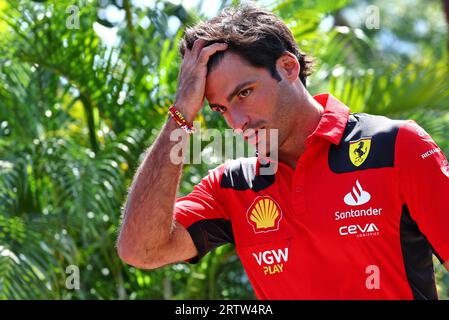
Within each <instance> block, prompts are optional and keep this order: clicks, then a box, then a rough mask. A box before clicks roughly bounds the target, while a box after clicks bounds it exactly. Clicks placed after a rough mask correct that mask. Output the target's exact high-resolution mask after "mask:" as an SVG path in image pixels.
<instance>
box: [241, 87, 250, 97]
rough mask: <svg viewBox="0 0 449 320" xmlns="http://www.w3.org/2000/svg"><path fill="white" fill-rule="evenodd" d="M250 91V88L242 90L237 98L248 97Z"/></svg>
mask: <svg viewBox="0 0 449 320" xmlns="http://www.w3.org/2000/svg"><path fill="white" fill-rule="evenodd" d="M252 91H253V89H250V88H247V89H243V90H242V91H240V92H239V97H240V98H246V97H247V96H249V95H250V94H251V92H252Z"/></svg>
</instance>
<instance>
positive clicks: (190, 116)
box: [173, 101, 197, 124]
mask: <svg viewBox="0 0 449 320" xmlns="http://www.w3.org/2000/svg"><path fill="white" fill-rule="evenodd" d="M173 106H174V107H175V108H176V110H178V111H179V112H181V113H182V115H183V116H184V118H185V119H186V121H187V122H188V123H191V124H193V120H195V117H196V114H197V112H195V111H193V110H192V108H191V107H189V106H188V105H186V104H184V103H181V102H177V101H175V103H173Z"/></svg>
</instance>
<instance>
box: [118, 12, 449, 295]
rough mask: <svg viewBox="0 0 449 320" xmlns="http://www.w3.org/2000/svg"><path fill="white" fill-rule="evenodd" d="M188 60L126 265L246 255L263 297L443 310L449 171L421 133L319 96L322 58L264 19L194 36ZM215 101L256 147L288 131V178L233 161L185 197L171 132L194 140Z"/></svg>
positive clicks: (154, 157) (127, 236) (145, 175)
mask: <svg viewBox="0 0 449 320" xmlns="http://www.w3.org/2000/svg"><path fill="white" fill-rule="evenodd" d="M180 49H181V53H182V55H183V62H182V66H181V71H180V76H179V83H178V91H177V95H176V99H175V102H174V108H173V109H171V116H172V117H169V120H168V121H167V123H166V124H165V126H164V127H163V128H162V130H161V132H160V135H159V137H158V138H157V140H156V141H155V143H154V144H153V146H152V147H151V149H150V150H149V152H148V153H147V155H146V157H145V159H144V161H143V162H142V164H141V166H140V168H139V169H138V171H137V173H136V176H135V178H134V182H133V184H132V187H131V190H130V193H129V197H128V200H127V203H126V208H125V215H124V218H123V225H122V227H121V231H120V235H119V239H118V253H119V255H120V257H121V258H122V259H123V260H124V261H125V262H127V263H129V264H131V265H134V266H136V267H139V268H145V269H153V268H158V267H161V266H164V265H167V264H171V263H175V262H180V261H189V262H191V263H195V262H197V261H198V260H199V259H200V258H201V257H202V256H204V255H205V254H206V253H207V252H208V251H210V250H212V249H213V248H215V247H217V246H219V245H222V244H225V243H235V245H236V249H237V253H238V255H239V257H240V259H241V261H242V263H243V266H244V268H245V270H246V272H247V274H248V277H249V279H250V281H251V283H252V285H253V287H254V290H255V293H256V295H257V297H258V298H260V299H436V298H437V293H436V289H435V280H434V270H433V263H432V252H433V253H435V255H437V257H438V258H439V259H440V261H441V262H445V266H446V268H448V265H449V261H448V260H449V204H448V202H447V200H446V199H445V196H447V195H448V194H449V165H448V163H447V160H446V158H445V156H444V154H443V152H442V151H441V149H439V148H438V146H437V145H436V144H435V142H434V141H433V140H432V138H431V137H430V136H429V135H428V134H427V133H426V132H425V131H424V130H423V129H422V128H420V127H419V126H418V125H417V124H416V123H414V122H410V121H394V120H390V119H387V118H385V117H381V116H372V115H366V114H350V113H349V108H348V107H346V106H345V105H344V104H343V103H342V102H340V101H338V100H337V99H336V98H334V97H333V96H331V95H329V94H322V95H318V96H316V97H312V96H311V95H310V94H309V93H308V91H307V90H306V77H307V75H308V74H309V73H310V60H309V59H308V58H307V56H305V55H304V54H302V53H301V52H300V51H299V49H298V47H297V44H296V43H295V41H294V38H293V35H292V33H291V31H290V30H289V29H288V28H287V27H286V26H285V24H284V23H283V22H282V21H281V20H280V19H279V18H278V17H276V16H275V15H274V14H272V13H270V12H267V11H265V10H262V9H259V8H256V7H252V6H246V7H241V8H237V9H228V10H225V11H224V12H222V13H221V14H220V15H219V16H217V17H215V18H214V19H212V20H211V21H209V22H205V23H202V24H199V25H197V26H195V27H193V28H191V29H188V30H187V31H186V34H185V36H184V38H183V40H182V43H181V47H180ZM204 98H206V99H207V101H208V102H209V105H210V107H211V108H212V109H213V110H215V111H218V112H221V113H222V114H223V117H224V118H225V120H226V121H227V123H228V124H229V126H230V127H232V128H233V129H235V130H238V131H242V132H243V135H244V136H245V137H246V138H248V139H249V140H251V141H252V142H253V143H255V144H256V145H260V144H262V142H268V144H270V141H269V140H270V139H269V138H268V135H263V134H254V130H256V132H262V131H263V130H262V129H266V130H268V131H270V130H274V129H278V148H279V149H278V159H279V163H278V167H277V170H276V171H273V172H272V173H271V174H268V175H266V174H265V175H261V174H260V169H261V168H262V167H264V166H265V165H266V163H265V162H264V163H265V164H261V161H259V160H258V159H257V158H240V159H237V160H232V161H229V162H227V163H225V164H224V165H221V166H219V167H217V168H216V169H214V170H211V171H210V172H209V174H208V176H206V177H205V178H204V179H203V180H202V181H201V183H199V184H198V185H197V186H196V187H195V189H194V190H193V192H192V193H191V194H189V195H188V196H186V197H184V198H180V199H176V198H175V197H176V192H177V189H178V184H179V180H180V176H181V169H182V164H177V165H175V164H173V163H172V162H171V161H170V152H171V150H172V148H173V146H175V145H176V144H178V143H179V141H171V140H170V133H171V132H173V131H174V130H178V129H179V127H180V126H181V127H183V128H185V129H189V128H190V126H189V124H191V123H192V121H193V120H194V118H195V116H196V115H197V113H198V111H199V110H200V109H201V107H202V105H203V100H204ZM248 129H254V130H252V131H251V130H248ZM186 131H189V130H186ZM247 132H253V134H251V133H247ZM185 135H186V136H187V133H185ZM184 140H185V139H184ZM263 140H265V141H263ZM271 147H272V146H271ZM271 147H270V148H271ZM269 150H271V149H269ZM266 155H268V156H269V155H270V154H269V153H267V154H266Z"/></svg>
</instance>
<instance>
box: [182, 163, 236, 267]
mask: <svg viewBox="0 0 449 320" xmlns="http://www.w3.org/2000/svg"><path fill="white" fill-rule="evenodd" d="M223 170H224V165H222V166H219V167H217V168H216V169H214V170H210V171H209V174H208V175H207V176H206V177H204V178H203V179H202V180H201V182H200V183H199V184H197V185H196V186H195V187H194V189H193V191H192V192H191V193H190V194H188V195H187V196H185V197H182V198H179V199H177V200H176V203H175V220H176V221H178V222H179V223H180V224H182V225H183V226H184V227H185V228H186V229H187V231H188V232H189V234H190V236H191V237H192V240H193V243H194V244H195V246H196V248H197V250H198V256H196V257H194V258H193V259H190V260H189V261H187V262H189V263H197V262H198V261H199V259H201V258H202V257H203V256H205V255H206V254H207V253H208V252H209V251H211V250H212V249H214V248H216V247H218V246H220V245H223V244H226V243H234V235H233V232H232V226H231V222H230V219H229V216H228V214H227V212H226V209H225V205H224V202H223V199H222V198H223V197H222V196H221V193H220V180H221V175H222V174H223Z"/></svg>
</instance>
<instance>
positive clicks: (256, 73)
mask: <svg viewBox="0 0 449 320" xmlns="http://www.w3.org/2000/svg"><path fill="white" fill-rule="evenodd" d="M266 74H268V72H267V70H266V69H265V68H259V67H254V66H252V65H251V64H249V62H247V61H246V60H244V59H243V58H241V57H240V56H239V55H237V54H235V53H233V52H229V51H227V52H225V54H224V56H223V59H222V60H221V61H220V62H219V63H218V65H217V66H215V68H213V70H212V71H211V72H210V73H209V74H208V75H207V78H206V92H205V95H206V99H207V100H208V101H211V100H212V101H214V99H223V98H224V97H226V96H227V95H228V94H229V93H230V92H231V91H232V90H233V89H234V88H235V86H237V85H238V84H240V83H242V82H245V81H248V80H250V79H260V78H262V77H264V76H266Z"/></svg>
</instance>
